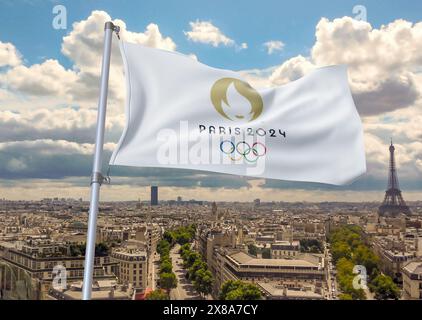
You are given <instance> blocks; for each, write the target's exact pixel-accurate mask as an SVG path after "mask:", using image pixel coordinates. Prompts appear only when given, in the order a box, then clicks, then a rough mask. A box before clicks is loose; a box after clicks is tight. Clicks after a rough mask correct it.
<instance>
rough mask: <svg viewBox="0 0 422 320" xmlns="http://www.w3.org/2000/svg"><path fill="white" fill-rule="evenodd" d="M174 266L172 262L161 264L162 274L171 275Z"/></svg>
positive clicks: (164, 261)
mask: <svg viewBox="0 0 422 320" xmlns="http://www.w3.org/2000/svg"><path fill="white" fill-rule="evenodd" d="M172 270H173V266H172V264H171V261H170V260H163V261H161V264H160V273H171V272H172Z"/></svg>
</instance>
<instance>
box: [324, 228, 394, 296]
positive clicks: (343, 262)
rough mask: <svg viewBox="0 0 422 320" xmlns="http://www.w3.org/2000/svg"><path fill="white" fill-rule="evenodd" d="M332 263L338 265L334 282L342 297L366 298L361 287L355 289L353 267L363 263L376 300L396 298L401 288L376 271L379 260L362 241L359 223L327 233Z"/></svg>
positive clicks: (370, 288) (369, 286) (355, 274)
mask: <svg viewBox="0 0 422 320" xmlns="http://www.w3.org/2000/svg"><path fill="white" fill-rule="evenodd" d="M328 241H329V242H330V243H331V253H332V256H333V262H334V263H335V265H336V268H337V281H338V284H339V286H340V289H341V291H342V294H341V295H340V296H339V297H340V299H342V300H365V299H366V294H365V291H364V290H363V289H356V288H355V287H354V286H353V280H354V279H355V277H356V276H358V274H357V273H354V268H355V266H357V265H362V266H364V267H365V268H366V272H367V283H368V288H369V290H370V291H371V292H373V293H374V294H375V298H376V299H379V300H386V299H399V298H400V290H399V288H398V287H397V285H396V284H395V283H394V282H393V280H392V279H391V278H390V277H389V276H387V275H384V274H381V272H380V270H379V259H378V257H377V256H376V255H375V254H374V252H373V251H372V250H371V248H370V247H369V246H368V245H367V244H366V243H365V241H364V239H363V231H362V229H361V228H360V227H358V226H344V227H341V228H338V229H336V230H334V231H333V232H331V233H330V235H329V236H328Z"/></svg>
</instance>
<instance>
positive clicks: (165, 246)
mask: <svg viewBox="0 0 422 320" xmlns="http://www.w3.org/2000/svg"><path fill="white" fill-rule="evenodd" d="M157 252H158V253H159V254H160V255H161V256H162V255H168V254H169V252H170V243H169V242H168V241H167V240H164V239H163V240H161V241H160V242H158V244H157Z"/></svg>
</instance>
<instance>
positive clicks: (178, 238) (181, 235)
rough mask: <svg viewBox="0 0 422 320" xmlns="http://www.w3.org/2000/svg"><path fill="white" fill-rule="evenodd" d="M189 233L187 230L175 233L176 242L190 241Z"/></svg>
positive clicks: (182, 243)
mask: <svg viewBox="0 0 422 320" xmlns="http://www.w3.org/2000/svg"><path fill="white" fill-rule="evenodd" d="M191 240H192V239H191V235H190V234H189V233H187V232H181V233H178V234H177V235H176V242H177V243H178V244H180V245H184V244H187V243H189V242H190V241H191Z"/></svg>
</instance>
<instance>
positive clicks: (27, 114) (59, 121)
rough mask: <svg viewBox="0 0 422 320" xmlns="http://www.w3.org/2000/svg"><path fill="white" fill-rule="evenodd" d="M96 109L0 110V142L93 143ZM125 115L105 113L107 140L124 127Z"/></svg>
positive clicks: (119, 132)
mask: <svg viewBox="0 0 422 320" xmlns="http://www.w3.org/2000/svg"><path fill="white" fill-rule="evenodd" d="M96 122H97V111H96V110H95V109H79V110H75V109H72V108H60V109H45V108H44V109H37V110H26V111H23V112H20V113H17V112H11V111H0V142H5V141H22V140H27V139H28V137H30V138H31V139H34V140H39V139H53V140H67V141H73V142H78V143H94V142H95V141H94V139H95V128H96ZM124 123H125V119H124V115H123V114H119V115H112V114H109V115H107V120H106V133H107V134H106V141H113V142H116V141H117V140H118V138H119V136H120V134H121V132H122V130H123V127H124Z"/></svg>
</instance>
